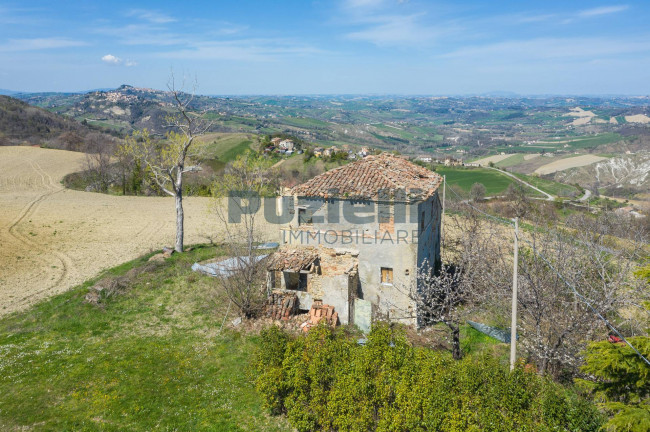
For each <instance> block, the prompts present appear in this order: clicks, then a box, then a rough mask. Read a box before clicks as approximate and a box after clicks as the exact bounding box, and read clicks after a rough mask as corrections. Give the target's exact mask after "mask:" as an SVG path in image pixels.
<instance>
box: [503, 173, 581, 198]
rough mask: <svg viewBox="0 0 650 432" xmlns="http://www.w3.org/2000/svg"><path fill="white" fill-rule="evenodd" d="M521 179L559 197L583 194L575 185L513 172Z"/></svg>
mask: <svg viewBox="0 0 650 432" xmlns="http://www.w3.org/2000/svg"><path fill="white" fill-rule="evenodd" d="M512 174H514V175H516V176H517V177H519V178H520V179H522V180H524V181H526V182H528V183H530V184H532V185H533V186H535V187H538V188H540V189H541V190H543V191H544V192H547V193H550V194H551V195H555V196H559V197H574V196H578V195H580V194H581V193H582V192H581V191H580V190H579V189H578V188H577V187H575V186H573V185H568V184H564V183H559V182H556V181H553V180H547V179H544V178H541V177H538V176H535V175H526V174H519V173H515V172H513V173H512Z"/></svg>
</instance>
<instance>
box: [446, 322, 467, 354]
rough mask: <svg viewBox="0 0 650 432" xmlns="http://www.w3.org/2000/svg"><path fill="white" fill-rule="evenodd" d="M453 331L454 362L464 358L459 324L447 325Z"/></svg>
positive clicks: (452, 349) (452, 350)
mask: <svg viewBox="0 0 650 432" xmlns="http://www.w3.org/2000/svg"><path fill="white" fill-rule="evenodd" d="M447 326H448V327H449V328H450V329H451V355H452V356H453V357H454V360H460V359H462V358H463V351H462V350H461V349H460V326H459V325H457V324H452V323H447Z"/></svg>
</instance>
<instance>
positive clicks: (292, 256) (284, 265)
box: [266, 248, 318, 272]
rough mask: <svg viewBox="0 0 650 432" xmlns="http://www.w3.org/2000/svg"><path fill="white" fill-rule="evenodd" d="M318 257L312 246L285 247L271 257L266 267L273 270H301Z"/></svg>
mask: <svg viewBox="0 0 650 432" xmlns="http://www.w3.org/2000/svg"><path fill="white" fill-rule="evenodd" d="M317 259H318V253H317V252H316V251H315V250H314V249H310V248H283V249H280V250H278V251H277V252H275V253H274V254H273V255H271V256H270V257H269V260H268V263H267V266H266V268H267V269H268V270H271V271H278V270H281V271H289V272H299V271H300V270H305V269H307V268H309V266H311V265H312V263H313V262H314V261H316V260H317Z"/></svg>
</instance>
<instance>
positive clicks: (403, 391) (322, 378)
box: [255, 325, 603, 431]
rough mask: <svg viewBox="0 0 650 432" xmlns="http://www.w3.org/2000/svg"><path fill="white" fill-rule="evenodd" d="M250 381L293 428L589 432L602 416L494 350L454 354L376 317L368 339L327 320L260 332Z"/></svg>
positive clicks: (571, 395)
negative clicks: (424, 344)
mask: <svg viewBox="0 0 650 432" xmlns="http://www.w3.org/2000/svg"><path fill="white" fill-rule="evenodd" d="M262 339H263V342H262V345H261V348H260V350H259V352H258V354H257V361H256V364H255V369H256V372H257V374H258V375H257V378H256V387H257V390H258V391H259V392H260V393H261V394H262V396H263V398H264V400H265V403H266V407H267V408H268V409H269V410H270V411H271V412H272V413H274V414H280V413H284V414H286V415H287V417H288V418H289V421H290V422H291V424H292V425H293V426H294V427H295V428H296V429H297V430H299V431H313V430H323V431H324V430H327V431H330V430H335V431H433V430H444V431H467V430H488V431H511V430H529V431H551V430H553V431H592V430H593V431H595V430H599V428H600V426H601V425H602V421H603V419H602V417H601V416H600V415H599V414H598V411H597V409H596V408H595V407H594V406H593V405H592V404H590V403H588V402H586V401H584V400H583V399H580V398H579V397H577V396H576V395H575V394H574V393H573V392H571V391H569V390H566V389H564V388H563V387H561V386H559V385H558V384H555V383H552V382H551V381H549V380H547V379H545V378H541V377H539V376H538V375H537V374H535V373H532V372H527V371H525V370H524V369H523V368H517V369H516V370H515V371H514V372H513V373H509V371H508V369H507V367H506V366H505V365H502V364H500V363H499V361H498V360H497V359H495V358H492V357H489V356H485V357H480V358H466V359H465V360H462V361H454V360H452V359H451V357H450V356H449V355H447V354H446V353H440V352H435V351H432V350H429V349H425V348H414V347H412V346H410V344H409V343H408V341H407V339H406V337H405V335H404V332H403V331H401V330H400V329H395V328H391V327H389V326H388V325H376V326H375V327H374V328H373V331H372V332H371V333H370V335H369V336H368V342H367V344H366V345H365V346H360V345H357V343H356V341H355V340H354V339H352V338H350V337H348V336H346V335H345V333H344V332H343V330H341V329H337V330H332V329H330V328H328V327H326V326H319V327H316V328H314V329H312V330H311V331H310V332H309V334H308V335H306V336H304V337H297V338H291V337H289V336H288V335H287V334H286V333H284V332H283V331H281V330H279V329H278V328H277V327H271V328H270V329H267V330H265V331H263V332H262Z"/></svg>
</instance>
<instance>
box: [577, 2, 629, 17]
mask: <svg viewBox="0 0 650 432" xmlns="http://www.w3.org/2000/svg"><path fill="white" fill-rule="evenodd" d="M628 8H629V6H627V5H620V6H602V7H597V8H593V9H586V10H583V11H580V12H578V16H580V17H592V16H599V15H610V14H613V13H618V12H623V11H624V10H627V9H628Z"/></svg>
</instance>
